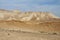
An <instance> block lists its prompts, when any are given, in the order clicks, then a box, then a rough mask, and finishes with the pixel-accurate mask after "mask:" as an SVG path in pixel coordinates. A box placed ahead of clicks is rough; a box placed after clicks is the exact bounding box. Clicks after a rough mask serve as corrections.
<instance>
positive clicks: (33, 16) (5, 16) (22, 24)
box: [0, 10, 60, 33]
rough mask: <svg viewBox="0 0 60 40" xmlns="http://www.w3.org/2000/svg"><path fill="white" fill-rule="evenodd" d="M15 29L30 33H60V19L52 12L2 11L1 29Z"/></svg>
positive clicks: (0, 18) (0, 17)
mask: <svg viewBox="0 0 60 40" xmlns="http://www.w3.org/2000/svg"><path fill="white" fill-rule="evenodd" d="M15 27H16V28H18V29H19V30H23V31H28V32H29V31H30V32H50V33H51V32H60V18H59V17H56V16H54V15H53V14H52V13H50V12H20V11H19V10H12V11H7V10H6V11H5V10H2V11H1V10H0V28H8V29H10V28H15Z"/></svg>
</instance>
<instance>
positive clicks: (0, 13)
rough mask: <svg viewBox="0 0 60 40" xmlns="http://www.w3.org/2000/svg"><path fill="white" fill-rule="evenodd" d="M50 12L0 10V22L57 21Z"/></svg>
mask: <svg viewBox="0 0 60 40" xmlns="http://www.w3.org/2000/svg"><path fill="white" fill-rule="evenodd" d="M57 18H59V17H56V16H55V15H53V14H52V13H50V12H20V11H19V10H10V11H9V10H0V20H19V21H47V20H52V19H57Z"/></svg>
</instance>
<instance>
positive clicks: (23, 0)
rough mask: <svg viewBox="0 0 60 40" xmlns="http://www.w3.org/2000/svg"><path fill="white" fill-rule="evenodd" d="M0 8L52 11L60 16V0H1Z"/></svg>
mask: <svg viewBox="0 0 60 40" xmlns="http://www.w3.org/2000/svg"><path fill="white" fill-rule="evenodd" d="M0 9H7V10H14V9H18V10H21V11H42V12H52V13H53V14H55V15H56V16H59V17H60V0H0Z"/></svg>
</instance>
